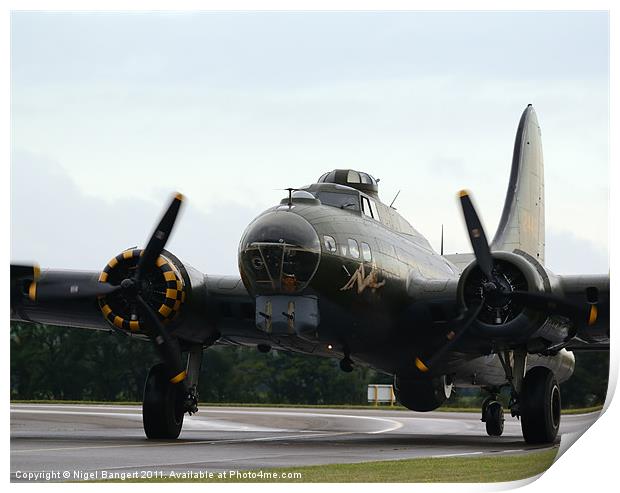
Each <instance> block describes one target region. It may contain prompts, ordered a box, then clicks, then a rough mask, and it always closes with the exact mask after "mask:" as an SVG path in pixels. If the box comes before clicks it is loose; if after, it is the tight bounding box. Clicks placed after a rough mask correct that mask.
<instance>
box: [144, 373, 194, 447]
mask: <svg viewBox="0 0 620 493" xmlns="http://www.w3.org/2000/svg"><path fill="white" fill-rule="evenodd" d="M184 415H185V410H184V408H183V386H182V385H180V384H177V385H175V384H172V383H170V380H169V376H168V370H167V368H166V365H164V364H163V363H159V364H157V365H155V366H154V367H153V368H151V370H150V371H149V374H148V376H147V377H146V384H145V385H144V400H143V401H142V424H143V426H144V432H145V433H146V437H147V438H149V439H160V440H161V439H166V440H175V439H176V438H178V437H179V434H180V433H181V428H182V427H183V417H184Z"/></svg>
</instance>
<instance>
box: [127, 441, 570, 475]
mask: <svg viewBox="0 0 620 493" xmlns="http://www.w3.org/2000/svg"><path fill="white" fill-rule="evenodd" d="M557 451H558V449H557V448H555V447H554V448H552V449H548V450H544V451H542V452H530V453H524V454H508V455H495V456H492V457H486V456H485V457H442V458H430V459H427V458H420V459H407V460H390V461H380V462H364V463H359V464H329V465H322V466H307V467H287V468H275V469H263V470H249V471H235V473H234V474H232V475H231V474H230V472H226V477H222V475H221V474H223V473H219V474H218V473H217V472H213V473H212V474H213V477H212V478H208V479H205V478H188V477H183V475H178V476H176V475H175V476H174V477H172V476H166V477H164V478H159V479H151V480H139V479H138V480H132V479H130V480H127V481H129V482H143V481H146V482H164V483H166V482H205V483H493V482H503V481H516V480H519V479H525V478H530V477H532V476H536V475H538V474H541V473H543V472H545V471H546V470H547V469H548V468H549V467H550V466H551V465H552V464H553V461H554V459H555V456H556V454H557ZM231 476H232V477H231Z"/></svg>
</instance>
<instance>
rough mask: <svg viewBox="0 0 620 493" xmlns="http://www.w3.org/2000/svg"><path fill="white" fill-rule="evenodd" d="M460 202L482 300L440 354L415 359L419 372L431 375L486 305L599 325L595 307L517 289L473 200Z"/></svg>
mask: <svg viewBox="0 0 620 493" xmlns="http://www.w3.org/2000/svg"><path fill="white" fill-rule="evenodd" d="M459 199H460V202H461V208H462V211H463V218H464V219H465V224H466V226H467V232H468V234H469V241H470V243H471V246H472V248H473V250H474V255H475V257H476V262H477V264H478V267H479V268H480V271H481V272H482V274H483V278H482V284H481V300H480V303H477V304H475V305H474V306H471V307H469V308H467V309H466V310H465V311H463V313H461V315H460V316H459V317H457V318H455V319H453V320H452V321H450V323H449V326H450V327H451V329H452V330H451V331H450V332H448V334H447V336H446V338H447V340H448V342H447V343H446V344H444V345H443V346H442V347H441V348H440V349H439V350H438V351H437V352H435V353H434V354H433V355H432V356H431V357H430V358H428V359H427V360H426V361H422V360H421V359H420V357H416V358H415V365H416V368H418V370H420V371H421V372H428V371H429V370H430V369H431V367H432V366H433V365H434V364H436V363H437V362H438V361H440V360H441V358H442V357H443V356H444V355H445V354H446V353H448V352H449V351H450V350H451V349H453V348H454V346H455V345H456V344H457V342H458V341H459V340H460V339H461V338H462V337H463V335H464V334H465V333H466V332H467V330H468V329H469V328H470V327H471V326H472V324H473V322H474V321H475V320H476V318H477V317H478V314H479V313H480V311H481V309H482V307H483V306H484V305H485V304H488V305H490V306H492V307H495V306H498V307H499V306H502V305H506V304H507V303H508V302H511V301H512V302H518V303H520V304H521V305H522V306H523V307H526V308H530V309H532V310H535V311H538V312H540V313H543V314H546V315H560V316H563V317H566V318H568V319H570V320H572V321H573V323H575V324H583V323H587V324H588V325H593V324H594V323H595V322H596V319H597V314H598V309H597V306H596V305H595V304H589V303H588V304H584V303H573V302H571V301H568V300H567V299H565V298H562V297H560V296H557V295H554V294H550V293H540V292H530V291H522V290H515V289H513V287H512V286H511V284H510V283H509V282H508V281H507V280H506V277H505V276H502V275H500V272H498V270H497V268H496V264H495V263H494V261H493V256H492V255H491V249H490V248H489V244H488V241H487V237H486V235H485V233H484V229H483V227H482V223H481V222H480V218H479V217H478V214H477V212H476V209H475V207H474V205H473V203H472V201H471V199H470V197H469V193H468V192H467V191H465V190H462V191H460V192H459ZM498 335H499V334H498Z"/></svg>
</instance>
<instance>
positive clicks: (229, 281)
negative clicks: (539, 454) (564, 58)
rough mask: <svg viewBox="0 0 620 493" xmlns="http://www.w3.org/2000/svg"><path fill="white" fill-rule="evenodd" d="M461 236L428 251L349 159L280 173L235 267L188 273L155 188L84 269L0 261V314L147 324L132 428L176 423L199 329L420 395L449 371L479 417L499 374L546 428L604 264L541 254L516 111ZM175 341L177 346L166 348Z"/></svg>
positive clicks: (172, 429)
mask: <svg viewBox="0 0 620 493" xmlns="http://www.w3.org/2000/svg"><path fill="white" fill-rule="evenodd" d="M459 196H460V202H461V206H462V209H463V215H464V218H465V222H466V224H467V229H468V232H469V236H470V240H471V244H472V247H473V251H474V253H473V255H472V254H464V255H442V254H443V252H441V253H442V254H438V253H436V252H435V251H433V249H432V248H431V246H430V244H429V242H428V241H427V240H426V239H425V238H424V237H422V236H421V235H420V234H419V233H418V232H417V231H416V230H415V229H414V228H413V227H412V226H411V225H410V224H409V223H408V222H407V221H405V219H404V218H403V217H402V216H401V215H400V214H398V213H397V212H396V210H395V209H394V208H391V207H390V206H387V205H385V204H383V203H382V202H381V201H380V200H379V197H378V186H377V181H376V180H375V179H374V178H373V177H372V176H370V175H368V174H366V173H361V172H357V171H354V170H340V169H338V170H334V171H331V172H329V173H326V174H324V175H323V176H321V177H320V178H319V180H318V182H317V183H315V184H313V185H309V186H306V187H303V188H301V189H289V191H288V197H286V198H285V199H283V200H282V201H281V202H280V203H279V204H278V205H276V206H274V207H272V208H270V209H268V210H267V211H265V212H263V213H262V214H260V215H259V216H258V217H257V218H256V219H255V220H254V221H252V222H251V223H250V225H249V226H248V227H247V229H246V230H245V232H244V233H243V236H242V238H241V242H240V245H239V252H238V259H239V271H240V277H217V276H210V275H204V274H202V273H201V272H198V271H196V270H195V269H193V268H192V267H190V266H189V265H187V264H185V263H184V262H181V260H179V259H178V258H177V257H175V256H174V255H173V254H172V253H170V252H168V251H167V250H165V249H164V247H165V245H166V241H167V239H168V237H169V235H170V232H171V230H172V228H173V225H174V222H175V219H176V216H177V213H178V211H179V208H180V206H181V203H182V200H183V198H182V197H181V195H177V196H175V197H174V199H173V200H172V203H171V204H170V206H169V208H168V209H167V211H166V212H165V214H164V216H163V218H162V219H161V222H160V223H159V225H158V226H157V228H156V229H155V232H154V233H153V235H152V237H151V238H150V240H149V242H148V243H147V245H146V247H145V248H144V249H137V248H131V249H129V250H126V251H124V252H122V253H120V254H119V255H117V256H116V257H114V258H113V259H112V260H110V262H108V264H107V265H106V266H105V267H104V269H103V271H102V272H77V271H60V270H45V271H39V269H38V268H37V267H36V266H28V265H11V319H12V320H19V321H28V322H40V323H45V324H50V325H61V326H72V327H81V328H88V329H102V330H110V329H112V330H115V331H119V332H123V333H128V334H132V335H134V336H135V337H140V338H143V339H145V340H147V339H150V340H151V341H153V343H154V344H155V346H156V347H157V349H158V351H159V353H160V355H161V359H162V363H160V364H157V365H155V366H154V367H153V368H151V370H150V372H149V375H148V378H147V381H146V385H145V389H144V404H143V423H144V430H145V432H146V436H147V437H149V438H167V439H174V438H176V437H178V435H179V433H180V431H181V426H182V424H183V416H184V414H185V413H186V412H187V413H190V414H191V413H194V412H196V411H197V399H198V396H197V394H196V388H197V381H198V376H199V372H200V362H201V359H202V352H203V351H204V350H205V349H206V348H208V347H209V346H211V345H213V344H215V343H224V344H241V345H251V346H256V347H257V348H258V350H259V351H268V350H270V349H271V348H276V349H278V350H290V351H297V352H302V353H308V354H315V355H321V356H326V357H338V358H340V367H341V369H342V370H343V371H351V370H352V368H353V365H354V364H356V363H357V364H362V365H370V366H372V367H374V368H376V369H379V370H381V371H383V372H386V373H389V374H392V375H394V388H395V393H396V396H397V398H398V400H399V401H400V402H401V403H402V404H403V405H404V406H406V407H407V408H409V409H411V410H414V411H430V410H433V409H435V408H437V407H438V406H440V405H441V404H442V403H443V402H444V401H445V400H446V399H448V398H449V397H450V394H451V392H452V389H453V387H465V386H478V387H482V388H483V389H485V390H487V391H488V393H489V397H488V398H487V399H486V401H485V403H484V404H483V409H482V421H484V422H486V430H487V432H488V434H489V435H492V436H493V435H494V436H499V435H501V434H502V431H503V424H504V413H503V409H502V405H501V404H500V403H499V401H498V399H497V395H498V393H499V392H500V389H501V388H502V387H508V388H509V389H510V392H511V400H510V410H511V413H512V415H513V416H517V417H520V420H521V425H522V430H523V436H524V438H525V441H526V442H528V443H548V442H552V441H553V440H554V439H555V438H556V435H557V432H558V426H559V422H560V390H559V387H558V383H559V382H562V381H564V380H566V379H568V378H569V377H570V376H571V374H572V373H573V369H574V364H575V359H574V356H573V353H572V352H570V349H574V348H579V349H584V348H591V349H598V350H601V349H602V350H608V349H609V276H557V275H555V274H553V273H552V272H550V271H549V270H548V269H547V268H546V267H545V266H544V260H545V259H544V256H545V224H544V185H543V159H542V150H541V138H540V128H539V126H538V121H537V118H536V114H535V112H534V108H533V107H532V106H531V105H529V106H528V107H527V108H526V109H525V111H524V112H523V115H522V117H521V120H520V122H519V126H518V130H517V136H516V141H515V146H514V156H513V161H512V171H511V174H510V181H509V185H508V193H507V195H506V201H505V205H504V209H503V213H502V215H501V220H500V223H499V226H498V229H497V232H496V234H495V237H494V238H493V241H492V242H491V244H490V245H489V244H488V242H487V238H486V236H485V233H484V230H483V229H482V226H481V223H480V220H479V219H478V216H477V213H476V211H475V209H474V207H473V205H472V201H471V199H470V197H469V194H468V193H467V192H465V191H462V192H460V194H459ZM184 354H187V358H186V359H184V358H183V355H184Z"/></svg>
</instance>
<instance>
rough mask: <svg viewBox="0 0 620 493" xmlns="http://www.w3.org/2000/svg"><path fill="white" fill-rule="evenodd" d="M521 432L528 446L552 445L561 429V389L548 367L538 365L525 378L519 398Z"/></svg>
mask: <svg viewBox="0 0 620 493" xmlns="http://www.w3.org/2000/svg"><path fill="white" fill-rule="evenodd" d="M519 402H520V411H521V430H522V431H523V438H525V441H526V442H527V443H536V444H540V443H553V442H554V441H555V438H556V436H557V434H558V429H559V428H560V416H561V410H562V401H561V399H560V387H559V386H558V382H557V381H556V379H555V376H554V375H553V372H552V371H551V370H549V369H548V368H544V367H542V366H537V367H535V368H532V369H531V370H530V371H528V372H527V374H526V375H525V379H524V380H523V389H522V391H521V395H520V397H519Z"/></svg>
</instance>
